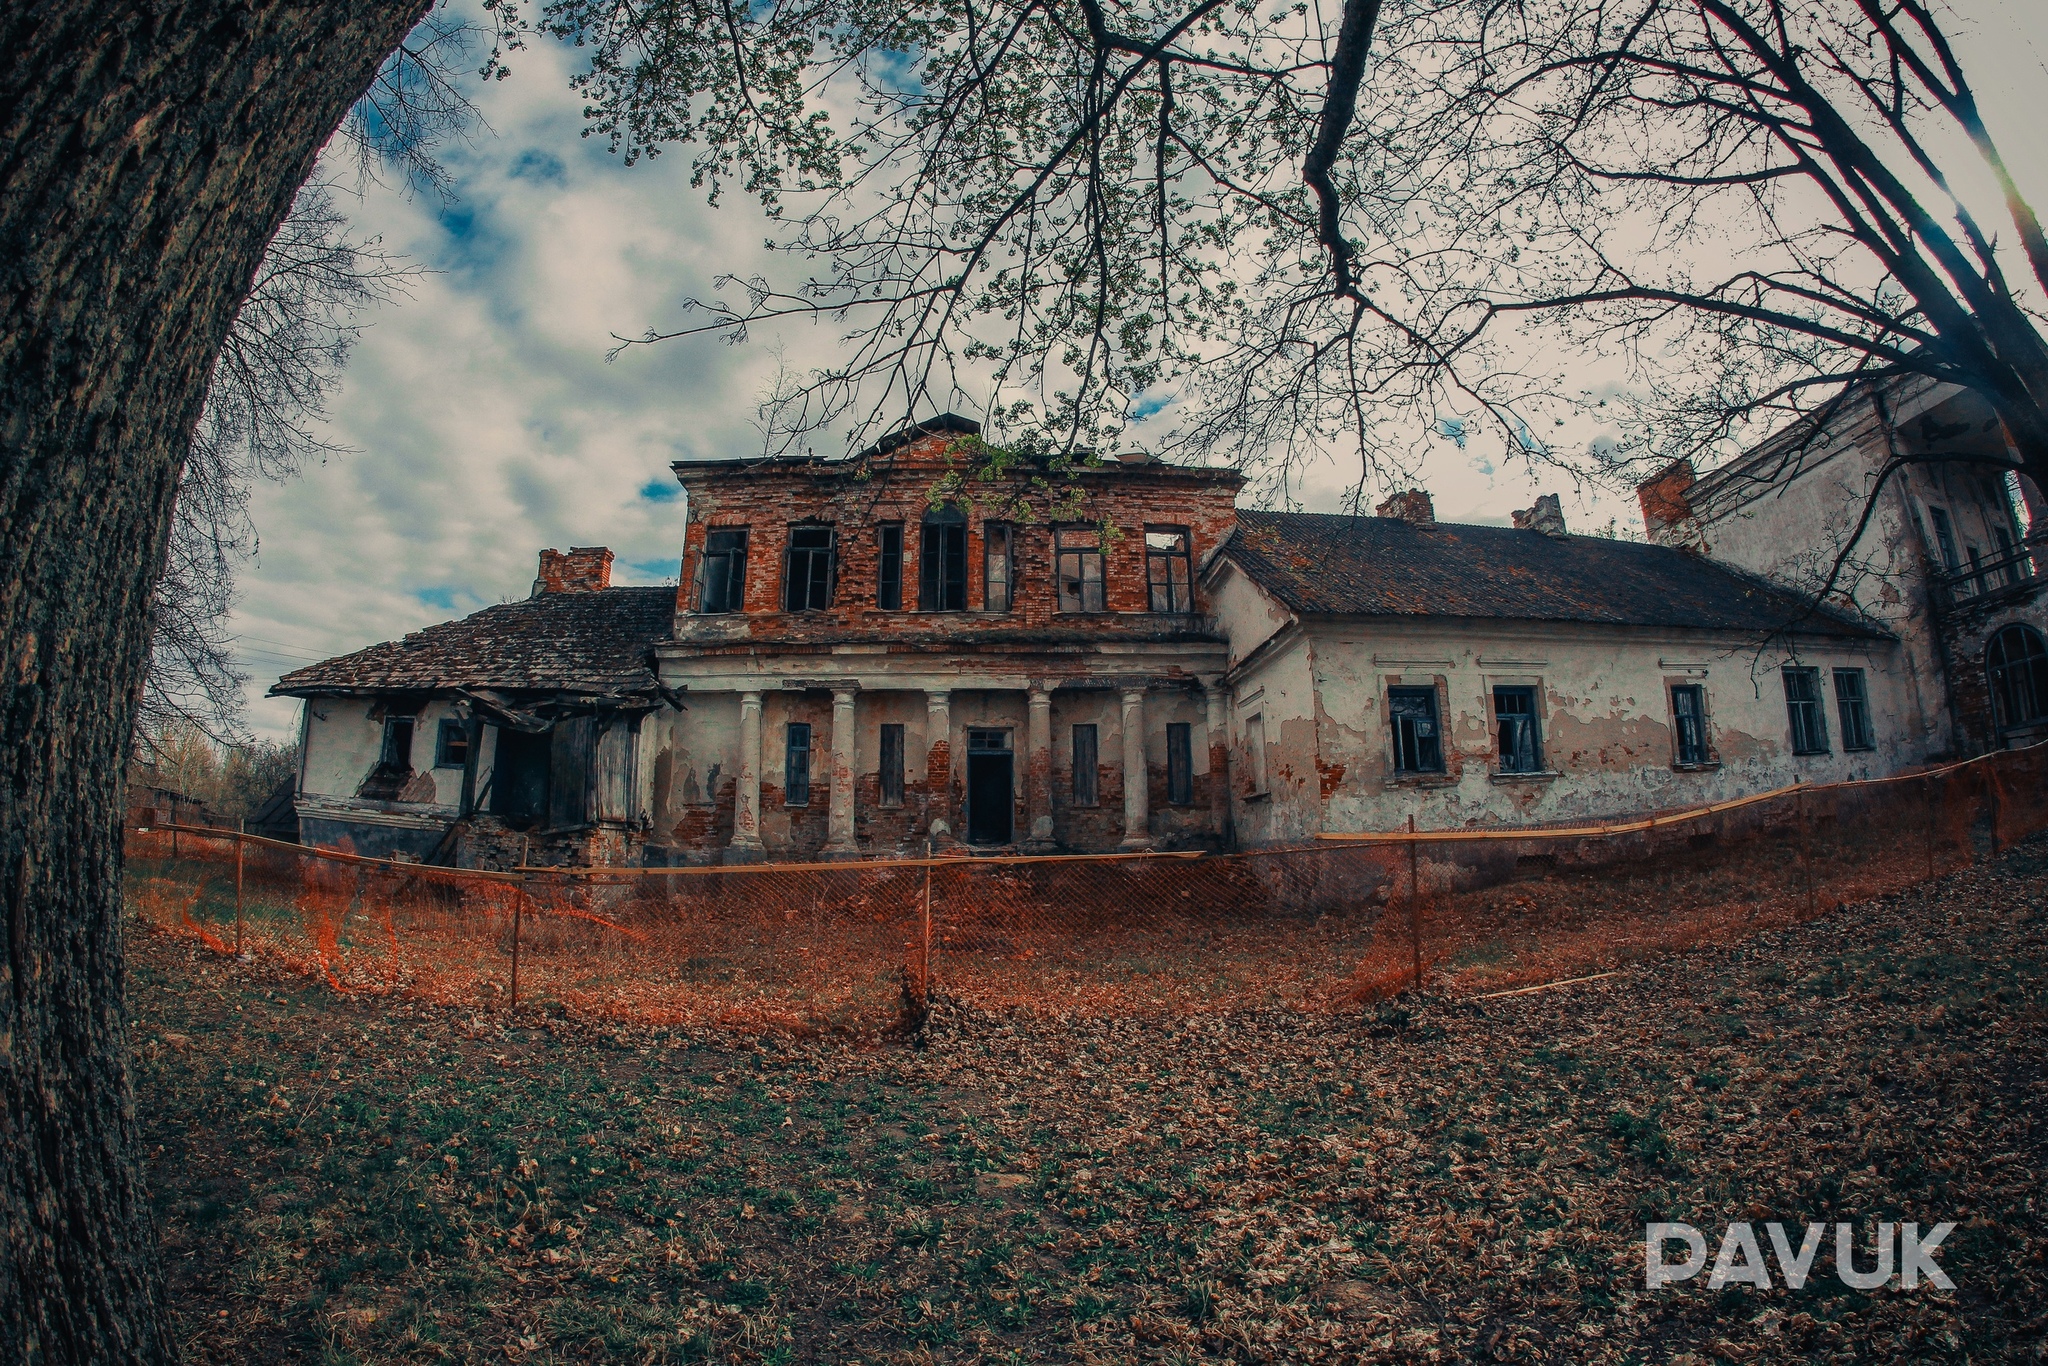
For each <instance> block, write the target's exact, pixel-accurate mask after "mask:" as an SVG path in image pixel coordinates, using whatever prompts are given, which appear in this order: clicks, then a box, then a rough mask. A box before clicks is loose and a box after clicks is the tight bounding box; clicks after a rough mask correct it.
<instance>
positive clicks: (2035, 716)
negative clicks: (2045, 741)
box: [1984, 625, 2048, 730]
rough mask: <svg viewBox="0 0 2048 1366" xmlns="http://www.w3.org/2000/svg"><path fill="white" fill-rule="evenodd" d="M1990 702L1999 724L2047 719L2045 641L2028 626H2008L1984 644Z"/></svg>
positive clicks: (2047, 647)
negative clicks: (1989, 686) (1989, 684)
mask: <svg viewBox="0 0 2048 1366" xmlns="http://www.w3.org/2000/svg"><path fill="white" fill-rule="evenodd" d="M1984 665H1985V668H1986V670H1987V671H1988V672H1989V673H1990V675H1991V704H1992V707H1993V708H1994V709H1995V711H1996V712H1997V715H1998V724H1999V727H2000V728H2001V729H2003V730H2013V729H2016V728H2018V727H2020V726H2031V725H2035V724H2037V723H2039V722H2041V721H2048V643H2044V642H2043V641H2042V639H2041V633H2040V632H2039V631H2036V630H2035V629H2034V628H2033V627H2031V626H2017V625H2016V626H2008V627H2006V628H2005V629H2004V630H2002V631H2000V632H1998V634H1996V635H1994V636H1992V637H1991V642H1990V644H1988V645H1986V646H1985V647H1984Z"/></svg>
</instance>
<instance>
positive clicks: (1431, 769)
mask: <svg viewBox="0 0 2048 1366" xmlns="http://www.w3.org/2000/svg"><path fill="white" fill-rule="evenodd" d="M1425 698H1426V699H1427V700H1428V703H1429V717H1428V724H1429V727H1430V729H1429V731H1428V732H1427V733H1422V732H1418V731H1417V730H1416V729H1415V725H1416V723H1417V722H1418V721H1420V720H1421V719H1422V718H1419V717H1407V718H1404V717H1403V716H1402V715H1401V713H1400V712H1399V711H1397V710H1396V709H1395V702H1396V701H1397V700H1400V701H1415V700H1420V699H1425ZM1404 720H1405V721H1406V730H1405V732H1404V725H1403V723H1404ZM1387 729H1388V736H1389V739H1390V740H1391V742H1392V744H1393V759H1394V766H1393V773H1394V776H1395V777H1396V778H1441V777H1443V776H1444V775H1445V774H1446V772H1447V771H1448V769H1449V763H1448V756H1447V755H1446V754H1445V753H1444V722H1443V700H1442V698H1441V697H1439V696H1438V694H1437V688H1436V685H1435V684H1434V683H1428V684H1410V683H1397V684H1390V685H1389V686H1388V688H1387ZM1425 742H1426V743H1425ZM1432 755H1433V756H1434V759H1435V764H1434V766H1422V765H1420V764H1416V763H1412V762H1411V760H1421V759H1425V758H1428V757H1431V756H1432Z"/></svg>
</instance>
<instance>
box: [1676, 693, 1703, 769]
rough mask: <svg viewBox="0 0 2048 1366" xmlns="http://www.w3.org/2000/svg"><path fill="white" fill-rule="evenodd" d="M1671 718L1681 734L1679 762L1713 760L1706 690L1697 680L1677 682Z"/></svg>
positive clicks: (1693, 763) (1683, 763)
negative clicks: (1709, 742) (1708, 732)
mask: <svg viewBox="0 0 2048 1366" xmlns="http://www.w3.org/2000/svg"><path fill="white" fill-rule="evenodd" d="M1671 719H1672V721H1673V723H1674V726H1673V729H1674V730H1676V732H1677V734H1678V762H1679V763H1680V764H1682V765H1686V766H1692V765H1698V764H1706V763H1711V762H1712V759H1711V758H1710V757H1709V756H1710V753H1711V752H1710V751H1709V750H1708V748H1707V690H1706V689H1705V688H1704V687H1702V686H1701V685H1699V684H1698V683H1679V684H1676V685H1674V686H1673V687H1672V689H1671Z"/></svg>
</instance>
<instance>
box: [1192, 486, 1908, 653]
mask: <svg viewBox="0 0 2048 1366" xmlns="http://www.w3.org/2000/svg"><path fill="white" fill-rule="evenodd" d="M1221 553H1222V554H1223V555H1224V556H1227V557H1228V558H1229V559H1230V560H1232V561H1233V562H1235V563H1236V564H1237V565H1238V566H1239V567H1241V568H1242V569H1243V570H1244V572H1245V573H1246V574H1248V575H1250V576H1251V578H1252V579H1253V581H1254V582H1256V583H1257V584H1258V585H1259V586H1260V587H1262V588H1264V589H1265V590H1266V591H1267V592H1269V593H1271V594H1272V595H1273V596H1274V597H1276V598H1278V599H1279V600H1280V601H1281V602H1282V603H1283V604H1285V605H1286V606H1287V607H1288V608H1290V609H1292V610H1293V611H1296V612H1300V613H1303V614H1308V615H1338V616H1342V615H1359V616H1433V617H1461V618H1493V619H1508V620H1516V621H1571V622H1592V623H1601V624H1606V625H1616V626H1671V627H1691V628H1694V629H1697V630H1721V631H1745V632H1769V631H1776V630H1783V629H1787V628H1793V629H1796V630H1798V631H1799V632H1800V633H1802V634H1811V635H1837V636H1840V635H1851V636H1871V637H1882V636H1884V635H1885V634H1886V633H1885V632H1883V631H1881V630H1879V629H1877V628H1876V627H1873V626H1869V625H1865V624H1863V623H1861V622H1858V621H1856V620H1853V619H1852V618H1850V617H1848V616H1846V615H1844V614H1842V613H1840V612H1836V611H1832V610H1822V611H1817V612H1812V613H1811V614H1809V611H1808V603H1807V600H1806V599H1805V598H1802V597H1801V596H1800V595H1798V594H1797V593H1794V592H1791V591H1790V590H1788V589H1784V588H1779V587H1776V586H1774V585H1772V584H1770V583H1767V582H1765V581H1764V580H1762V579H1758V578H1754V577H1751V576H1750V575H1748V574H1744V573H1742V572H1740V571H1738V570H1735V569H1731V568H1729V567H1728V566H1726V565H1723V564H1719V563H1716V562H1715V561H1712V560H1707V559H1702V558H1701V557H1699V556H1697V555H1691V554H1687V553H1686V552H1684V551H1682V550H1672V549H1667V548H1665V547H1663V546H1654V545H1643V544H1640V543H1638V542H1633V541H1616V540H1609V539H1607V538H1606V537H1604V536H1572V537H1569V538H1566V539H1563V540H1558V539H1555V538H1553V537H1550V536H1546V535H1544V534H1543V533H1542V532H1539V531H1529V530H1521V529H1517V528H1512V527H1494V526H1469V525H1465V524H1462V523H1452V522H1434V523H1430V524H1428V525H1423V526H1417V525H1414V524H1412V523H1409V522H1405V521H1402V520H1400V519H1398V518H1393V517H1349V516H1336V515H1331V514H1328V513H1319V512H1239V513H1238V516H1237V530H1236V532H1235V533H1234V534H1233V535H1232V536H1231V539H1230V540H1229V541H1228V542H1227V543H1226V544H1225V546H1224V548H1223V550H1222V552H1221ZM1795 623H1796V626H1795Z"/></svg>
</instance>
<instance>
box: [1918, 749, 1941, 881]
mask: <svg viewBox="0 0 2048 1366" xmlns="http://www.w3.org/2000/svg"><path fill="white" fill-rule="evenodd" d="M1920 786H1921V788H1922V789H1923V791H1922V792H1921V797H1920V807H1921V809H1922V810H1923V811H1925V812H1926V813H1927V880H1928V881H1929V882H1932V881H1934V844H1935V839H1936V837H1937V835H1939V833H1940V831H1941V813H1940V812H1939V811H1937V810H1936V809H1935V805H1934V804H1935V802H1936V801H1938V800H1939V799H1940V793H1941V789H1939V788H1937V787H1936V786H1935V785H1934V775H1933V774H1932V773H1930V774H1928V775H1927V776H1926V777H1924V778H1922V779H1921V780H1920Z"/></svg>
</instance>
